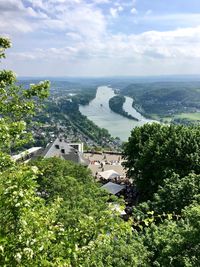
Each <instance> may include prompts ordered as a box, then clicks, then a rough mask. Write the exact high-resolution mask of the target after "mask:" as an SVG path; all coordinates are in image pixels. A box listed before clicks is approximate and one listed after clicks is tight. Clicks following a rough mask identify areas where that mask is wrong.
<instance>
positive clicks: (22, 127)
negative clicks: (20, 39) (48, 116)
mask: <svg viewBox="0 0 200 267" xmlns="http://www.w3.org/2000/svg"><path fill="white" fill-rule="evenodd" d="M10 46H11V43H10V41H9V40H8V39H6V38H0V58H3V57H5V49H6V48H9V47H10ZM48 93H49V82H48V81H44V82H40V83H39V84H32V85H30V88H27V89H24V88H22V86H20V85H17V83H16V76H15V74H14V73H13V72H12V71H8V70H1V71H0V147H1V153H2V152H6V153H11V151H12V150H13V149H15V148H18V147H20V146H21V145H23V144H26V143H27V142H28V141H29V140H30V139H31V137H32V136H31V134H30V133H28V132H27V131H26V124H27V121H28V119H30V117H31V116H33V115H34V114H35V111H36V109H37V105H38V104H39V100H42V99H44V98H46V97H47V96H48Z"/></svg>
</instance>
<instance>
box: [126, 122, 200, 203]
mask: <svg viewBox="0 0 200 267" xmlns="http://www.w3.org/2000/svg"><path fill="white" fill-rule="evenodd" d="M124 159H125V160H126V161H125V163H124V165H125V167H126V168H127V169H128V172H127V174H128V176H129V177H132V178H133V179H134V181H135V183H136V185H137V187H138V189H139V190H140V192H141V194H142V197H143V199H149V198H152V196H153V193H155V192H156V191H157V189H158V186H159V185H161V186H162V185H163V181H164V179H165V178H167V177H169V175H170V174H171V173H172V172H175V173H177V174H178V175H179V176H180V178H182V177H184V176H187V175H188V174H189V173H191V172H192V171H193V172H194V173H196V174H199V173H200V128H199V127H195V126H194V127H186V126H174V125H170V126H166V125H161V124H158V123H153V124H145V125H144V126H142V127H140V128H135V129H134V130H133V131H132V133H131V137H129V140H128V142H127V143H126V144H125V145H124Z"/></svg>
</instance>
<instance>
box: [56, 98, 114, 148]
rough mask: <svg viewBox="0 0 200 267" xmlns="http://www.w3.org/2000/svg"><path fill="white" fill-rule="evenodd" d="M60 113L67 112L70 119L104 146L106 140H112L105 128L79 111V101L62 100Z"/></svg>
mask: <svg viewBox="0 0 200 267" xmlns="http://www.w3.org/2000/svg"><path fill="white" fill-rule="evenodd" d="M59 109H60V113H62V114H66V115H67V117H68V118H70V121H72V123H73V124H74V125H75V126H76V127H77V128H78V129H80V130H81V131H82V132H83V133H84V134H85V135H86V136H88V137H89V138H91V139H92V140H94V141H95V142H97V144H99V145H101V146H104V143H106V140H111V135H110V134H109V132H108V131H107V130H106V129H104V128H99V127H98V126H96V125H95V124H94V123H93V122H92V121H90V120H89V119H88V118H87V117H86V116H84V115H82V114H81V112H80V111H79V106H78V103H77V101H74V100H62V101H61V102H60V104H59Z"/></svg>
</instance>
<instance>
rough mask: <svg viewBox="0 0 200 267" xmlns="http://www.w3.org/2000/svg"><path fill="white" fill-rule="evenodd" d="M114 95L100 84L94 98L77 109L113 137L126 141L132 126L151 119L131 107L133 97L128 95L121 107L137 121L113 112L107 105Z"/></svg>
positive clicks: (109, 88) (140, 124) (109, 89)
mask: <svg viewBox="0 0 200 267" xmlns="http://www.w3.org/2000/svg"><path fill="white" fill-rule="evenodd" d="M114 96H116V94H115V92H114V90H113V89H112V88H111V87H108V86H100V87H98V88H97V93H96V97H95V99H93V100H92V101H91V102H90V103H89V105H86V106H83V105H79V110H80V112H81V113H82V114H83V115H85V116H87V118H88V119H89V120H91V121H93V122H94V123H95V124H96V125H98V126H99V127H101V128H105V129H107V130H108V132H109V133H110V134H111V135H112V136H113V137H119V138H120V139H121V140H122V141H127V140H128V137H129V136H130V135H131V131H132V129H133V128H135V127H137V126H142V125H143V124H145V123H148V122H152V121H151V120H149V119H146V118H145V117H143V116H142V115H141V114H140V113H139V112H137V111H136V110H135V109H134V108H133V107H132V103H133V99H131V98H130V97H125V99H126V101H125V103H124V104H123V109H124V111H126V112H127V113H128V114H130V115H132V116H133V117H135V118H137V119H138V121H135V120H131V119H128V118H126V117H124V116H122V115H120V114H117V113H115V112H113V111H112V110H111V109H110V107H109V99H111V98H112V97H114Z"/></svg>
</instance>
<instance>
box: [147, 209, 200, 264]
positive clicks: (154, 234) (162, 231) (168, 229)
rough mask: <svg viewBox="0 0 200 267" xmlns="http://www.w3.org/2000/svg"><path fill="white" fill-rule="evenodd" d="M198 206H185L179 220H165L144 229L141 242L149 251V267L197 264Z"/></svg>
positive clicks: (199, 229) (199, 226) (198, 238)
mask: <svg viewBox="0 0 200 267" xmlns="http://www.w3.org/2000/svg"><path fill="white" fill-rule="evenodd" d="M199 233H200V206H199V205H198V204H194V205H191V206H189V207H187V208H186V209H185V210H184V212H183V218H182V219H181V220H179V221H169V220H166V221H165V222H164V223H163V224H160V225H158V226H156V225H154V224H153V225H152V226H151V227H149V228H146V232H145V234H144V236H143V240H144V244H145V245H146V246H147V247H148V250H149V251H151V257H149V260H150V262H151V266H173V267H183V266H184V267H186V266H187V267H189V266H191V267H192V266H199V265H200V256H199V255H200V254H199V249H200V242H199V240H200V234H199Z"/></svg>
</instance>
